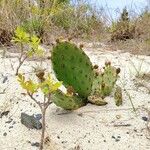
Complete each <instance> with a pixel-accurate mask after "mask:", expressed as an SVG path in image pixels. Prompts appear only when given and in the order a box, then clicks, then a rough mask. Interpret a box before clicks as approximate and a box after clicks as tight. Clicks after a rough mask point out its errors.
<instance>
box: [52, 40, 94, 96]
mask: <svg viewBox="0 0 150 150" xmlns="http://www.w3.org/2000/svg"><path fill="white" fill-rule="evenodd" d="M52 65H53V69H54V72H55V74H56V77H57V79H58V80H60V81H63V83H64V85H65V86H72V87H73V88H74V90H75V91H76V92H77V93H78V95H79V96H80V97H82V98H87V97H88V96H89V94H90V93H91V89H92V83H93V78H94V72H93V68H92V64H91V62H90V59H89V57H88V56H87V55H86V54H85V53H84V51H83V50H82V49H81V48H78V47H77V46H76V45H75V44H72V43H70V42H67V41H65V42H58V43H57V45H56V46H55V47H54V48H53V51H52Z"/></svg>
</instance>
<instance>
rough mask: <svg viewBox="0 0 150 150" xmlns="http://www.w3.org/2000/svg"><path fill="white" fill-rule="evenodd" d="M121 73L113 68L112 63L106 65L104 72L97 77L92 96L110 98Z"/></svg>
mask: <svg viewBox="0 0 150 150" xmlns="http://www.w3.org/2000/svg"><path fill="white" fill-rule="evenodd" d="M119 72H120V70H119V69H116V68H115V67H112V66H111V64H110V63H106V64H105V67H104V72H102V73H98V74H97V73H96V75H95V79H94V81H93V87H92V93H91V94H92V95H99V96H101V97H102V98H104V97H105V96H108V95H109V94H110V93H111V92H112V90H113V88H114V85H115V83H116V81H117V78H118V73H119Z"/></svg>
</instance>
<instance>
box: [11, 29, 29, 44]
mask: <svg viewBox="0 0 150 150" xmlns="http://www.w3.org/2000/svg"><path fill="white" fill-rule="evenodd" d="M29 41H30V36H29V34H28V33H26V32H25V31H24V30H23V28H21V27H17V29H16V30H15V36H14V37H13V38H12V42H15V43H28V42H29Z"/></svg>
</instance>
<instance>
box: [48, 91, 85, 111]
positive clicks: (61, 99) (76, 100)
mask: <svg viewBox="0 0 150 150" xmlns="http://www.w3.org/2000/svg"><path fill="white" fill-rule="evenodd" d="M51 99H52V101H53V102H54V103H55V104H56V105H57V106H59V107H61V108H63V109H66V110H75V109H78V108H80V107H82V106H84V105H85V104H86V101H84V100H83V99H81V98H80V97H79V96H77V95H73V96H70V95H66V94H63V93H62V92H61V91H60V90H58V91H56V92H55V93H54V94H52V95H51Z"/></svg>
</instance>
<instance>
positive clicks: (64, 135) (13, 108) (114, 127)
mask: <svg viewBox="0 0 150 150" xmlns="http://www.w3.org/2000/svg"><path fill="white" fill-rule="evenodd" d="M87 47H88V48H85V51H86V53H87V55H88V56H89V57H90V59H91V61H92V62H93V64H98V65H99V66H101V67H102V66H104V62H105V61H106V60H110V61H111V62H112V64H113V65H114V66H116V67H120V68H121V74H120V79H119V81H118V84H119V85H120V86H121V87H122V89H123V105H122V106H120V107H117V106H116V105H115V103H114V99H113V97H112V96H109V97H107V98H106V101H107V102H108V105H106V106H95V105H91V104H88V105H87V106H85V107H82V108H80V109H78V110H76V111H74V112H70V113H66V111H64V110H62V109H61V108H58V107H57V106H55V105H54V104H52V105H51V106H50V107H49V109H48V111H47V115H46V121H47V127H46V137H47V138H46V139H47V141H46V142H45V150H149V149H150V129H149V128H150V114H149V111H150V94H149V91H148V89H147V88H145V87H138V86H137V85H136V84H135V75H136V73H137V72H136V69H137V70H138V71H139V73H148V72H150V57H148V56H135V55H131V54H129V53H121V52H120V51H115V52H109V51H103V50H102V48H101V45H99V46H98V47H97V48H95V49H93V48H92V47H91V44H89V46H87ZM11 55H13V56H14V58H3V57H2V55H1V57H0V64H1V66H0V112H3V111H8V110H9V111H10V112H9V113H8V115H7V116H3V117H2V118H0V150H37V149H38V148H37V147H35V146H31V143H32V142H39V140H40V134H41V131H40V130H35V129H28V128H26V127H25V126H24V125H22V124H21V122H20V114H21V112H25V113H27V114H30V115H32V114H38V113H40V111H39V109H38V106H37V105H35V104H34V103H33V102H32V100H30V98H29V97H28V96H25V95H23V94H21V93H23V92H24V91H23V90H22V89H21V88H20V86H19V84H18V82H17V80H16V77H15V76H14V72H15V71H14V70H13V69H15V68H16V64H17V59H16V58H15V56H16V55H17V54H11ZM38 65H41V66H43V67H45V68H47V69H48V70H49V71H51V66H50V63H49V61H48V60H45V61H43V62H42V63H41V62H36V61H27V62H26V63H25V64H24V65H23V67H22V69H21V71H22V72H25V73H26V76H27V77H28V76H31V77H32V70H33V68H32V66H38ZM140 66H141V67H140ZM135 68H136V69H135ZM140 68H141V69H140ZM6 77H7V79H6ZM4 79H6V81H5V83H3V82H4ZM148 84H149V83H148ZM126 91H127V93H128V94H127V93H126ZM129 95H130V96H131V99H132V102H133V104H134V107H135V108H136V113H135V112H134V111H133V108H132V105H131V102H130V100H129ZM37 96H38V95H37ZM39 99H40V95H39ZM142 117H146V118H147V119H148V120H147V121H144V120H143V119H142Z"/></svg>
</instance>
